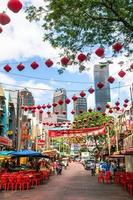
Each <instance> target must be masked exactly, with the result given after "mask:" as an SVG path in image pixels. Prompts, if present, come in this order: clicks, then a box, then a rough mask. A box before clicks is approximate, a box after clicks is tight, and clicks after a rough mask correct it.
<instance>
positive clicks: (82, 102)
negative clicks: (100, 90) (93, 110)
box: [74, 97, 87, 115]
mask: <svg viewBox="0 0 133 200" xmlns="http://www.w3.org/2000/svg"><path fill="white" fill-rule="evenodd" d="M74 110H75V115H79V114H80V113H81V112H82V111H83V112H87V100H86V98H85V97H78V98H77V100H76V101H74Z"/></svg>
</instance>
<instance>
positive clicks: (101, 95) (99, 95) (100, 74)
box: [94, 63, 111, 112]
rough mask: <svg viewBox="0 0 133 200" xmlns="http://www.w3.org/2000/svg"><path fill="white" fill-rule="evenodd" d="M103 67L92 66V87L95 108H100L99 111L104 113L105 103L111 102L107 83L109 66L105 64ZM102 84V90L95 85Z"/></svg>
mask: <svg viewBox="0 0 133 200" xmlns="http://www.w3.org/2000/svg"><path fill="white" fill-rule="evenodd" d="M105 65H106V66H105V67H103V68H101V67H100V65H95V66H94V85H95V106H96V108H97V107H98V106H100V107H101V108H102V109H101V111H102V112H104V111H105V109H106V107H105V105H106V103H107V102H110V101H111V97H110V85H109V83H108V82H107V79H108V77H109V64H107V63H105ZM98 82H102V83H104V87H103V88H102V89H98V88H97V83H98Z"/></svg>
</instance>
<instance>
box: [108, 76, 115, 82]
mask: <svg viewBox="0 0 133 200" xmlns="http://www.w3.org/2000/svg"><path fill="white" fill-rule="evenodd" d="M107 81H108V82H109V83H113V82H114V81H115V79H114V77H112V76H109V78H108V79H107Z"/></svg>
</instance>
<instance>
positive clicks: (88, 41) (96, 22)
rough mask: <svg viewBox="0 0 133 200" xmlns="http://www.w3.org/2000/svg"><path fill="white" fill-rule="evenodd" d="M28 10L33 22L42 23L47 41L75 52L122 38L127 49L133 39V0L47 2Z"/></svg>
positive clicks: (61, 0)
mask: <svg viewBox="0 0 133 200" xmlns="http://www.w3.org/2000/svg"><path fill="white" fill-rule="evenodd" d="M46 2H47V4H48V5H47V6H46ZM26 11H27V18H28V19H29V20H30V21H32V20H38V21H39V20H41V21H42V27H43V29H44V40H49V41H50V43H51V44H52V45H53V46H54V47H61V48H66V49H67V50H71V51H73V52H76V51H79V50H83V51H84V50H85V49H86V48H87V49H88V47H91V46H93V45H96V44H101V45H111V44H112V43H114V42H115V41H116V40H121V38H122V40H124V44H125V46H126V45H127V44H129V43H130V41H131V38H132V36H133V34H132V33H133V1H132V0H45V3H44V5H42V7H39V8H36V7H34V6H30V7H29V8H28V9H27V10H26Z"/></svg>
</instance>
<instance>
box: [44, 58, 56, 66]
mask: <svg viewBox="0 0 133 200" xmlns="http://www.w3.org/2000/svg"><path fill="white" fill-rule="evenodd" d="M53 64H54V63H53V61H52V60H50V59H48V60H46V62H45V65H46V66H47V67H52V65H53Z"/></svg>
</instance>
